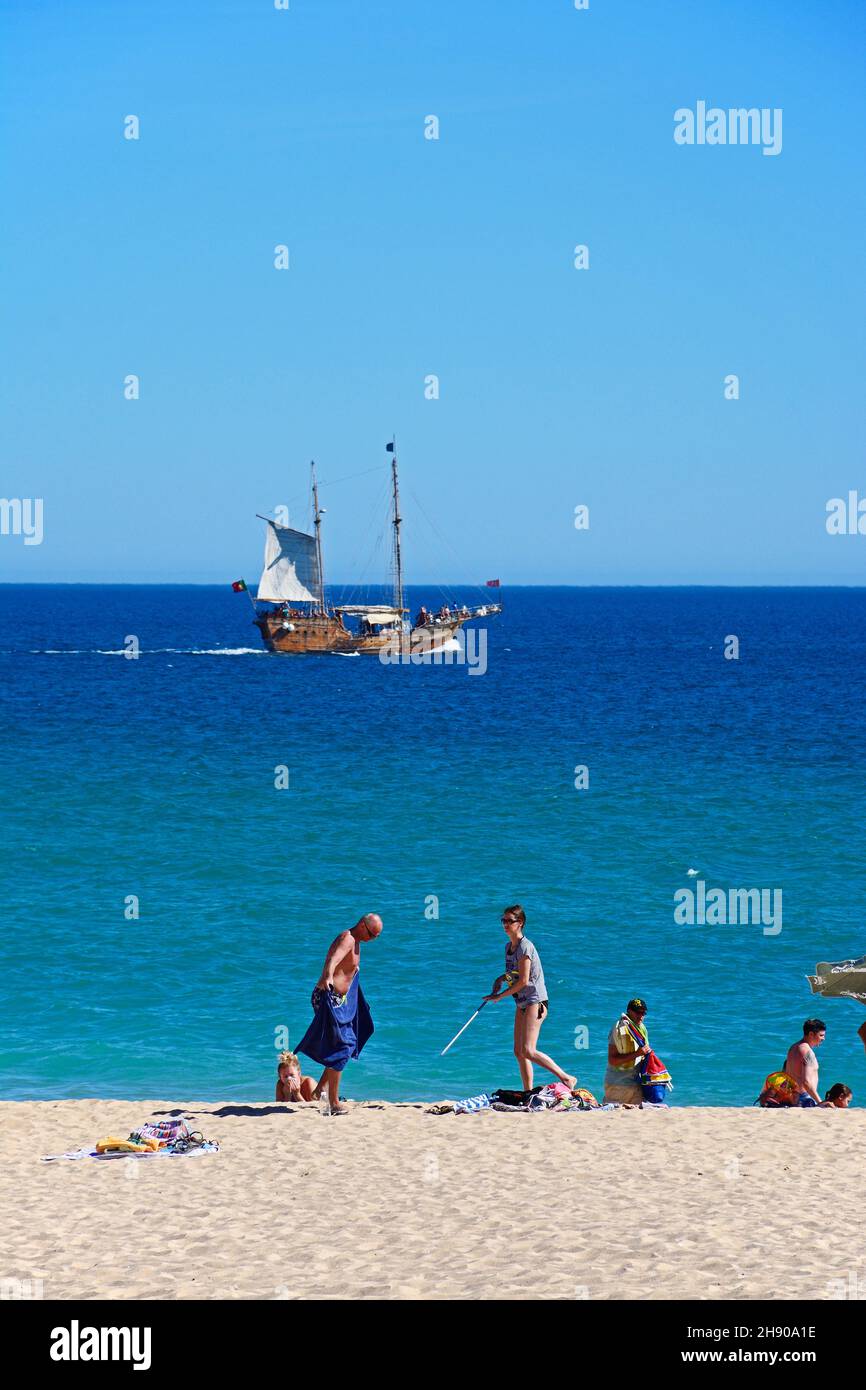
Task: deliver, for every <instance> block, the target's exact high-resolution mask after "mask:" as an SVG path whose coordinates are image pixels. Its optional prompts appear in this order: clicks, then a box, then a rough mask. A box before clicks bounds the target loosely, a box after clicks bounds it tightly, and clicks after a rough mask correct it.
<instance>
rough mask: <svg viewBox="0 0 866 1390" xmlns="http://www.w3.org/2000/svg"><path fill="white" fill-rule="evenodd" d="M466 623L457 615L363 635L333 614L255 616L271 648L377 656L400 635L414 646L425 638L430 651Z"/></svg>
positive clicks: (271, 613) (272, 612)
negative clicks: (428, 623) (433, 623)
mask: <svg viewBox="0 0 866 1390" xmlns="http://www.w3.org/2000/svg"><path fill="white" fill-rule="evenodd" d="M465 622H466V618H463V617H459V618H455V619H454V620H453V622H447V623H446V622H441V623H438V624H437V625H436V626H435V627H427V626H425V627H421V628H418V627H416V628H412V629H411V632H409V631H407V632H405V633H403V634H399V635H398V634H397V633H396V632H395V631H394V629H393V628H392V629H391V630H390V631H386V632H370V633H364V634H359V633H355V632H351V631H350V630H349V628H347V627H346V625H345V623H344V622H343V620H342V617H341V616H340V615H339V614H337V615H334V614H331V613H303V612H294V611H292V610H291V609H290V610H288V611H286V610H285V609H283V608H272V609H270V610H269V611H268V612H266V613H261V614H259V616H258V617H257V618H256V619H255V626H256V627H257V628H258V629H259V632H260V633H261V635H262V641H263V642H264V644H265V646H266V647H267V648H268V650H269V651H272V652H288V653H295V654H299V653H304V652H342V653H344V654H345V653H356V652H357V653H359V654H369V655H372V656H375V655H377V654H378V653H379V652H381V651H382V650H383V648H385V647H388V646H390V645H391V644H392V643H393V642H394V641H395V640H399V637H400V636H402V637H403V638H405V639H407V640H410V639H411V641H412V643H413V645H415V644H418V643H419V642H420V641H421V634H422V633H423V640H424V644H425V646H427V647H428V648H429V650H430V651H435V650H436V649H437V648H439V647H442V646H444V645H445V643H446V642H450V641H452V640H453V638H454V636H455V634H456V633H457V632H459V630H460V628H461V627H462V626H463V624H464V623H465Z"/></svg>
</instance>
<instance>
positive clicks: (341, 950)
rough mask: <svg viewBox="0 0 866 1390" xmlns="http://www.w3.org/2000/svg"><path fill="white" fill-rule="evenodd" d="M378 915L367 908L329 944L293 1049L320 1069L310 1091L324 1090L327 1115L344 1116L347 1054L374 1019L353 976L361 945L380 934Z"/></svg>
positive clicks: (316, 1095)
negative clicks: (342, 1096) (305, 1023)
mask: <svg viewBox="0 0 866 1390" xmlns="http://www.w3.org/2000/svg"><path fill="white" fill-rule="evenodd" d="M381 931H382V919H381V917H379V916H378V915H377V914H376V913H375V912H366V913H365V914H364V916H363V917H361V918H360V919H359V920H358V921H357V922H356V923H355V925H354V927H352V929H351V931H344V932H340V935H339V936H338V937H335V939H334V940H333V941H332V942H331V945H330V947H329V949H328V954H327V956H326V957H325V964H324V965H323V966H322V973H321V975H320V976H319V982H318V984H317V985H316V987H315V989H314V990H313V993H312V996H311V1001H310V1002H311V1003H312V1005H313V1021H312V1023H311V1024H310V1026H309V1028H308V1029H307V1031H306V1033H305V1034H304V1036H303V1038H302V1039H301V1041H300V1042H299V1043H298V1051H299V1052H303V1053H304V1054H305V1055H306V1056H307V1057H312V1059H313V1061H314V1062H318V1063H319V1064H320V1066H323V1067H324V1068H325V1070H324V1072H323V1073H322V1076H321V1077H320V1079H319V1083H318V1085H317V1086H316V1089H315V1091H314V1092H313V1099H314V1100H318V1099H319V1098H320V1097H321V1095H322V1092H323V1091H324V1090H325V1089H326V1088H327V1092H328V1102H329V1105H330V1113H331V1114H332V1115H345V1114H346V1107H345V1106H344V1105H341V1104H340V1076H341V1074H342V1072H343V1068H344V1067H345V1065H346V1063H347V1062H348V1060H349V1058H350V1057H357V1056H358V1055H359V1054H360V1052H361V1049H362V1048H363V1046H364V1044H365V1043H366V1042H367V1040H368V1038H369V1037H370V1036H371V1034H372V1032H373V1020H372V1018H371V1017H370V1010H369V1008H368V1007H367V1001H366V999H365V998H364V995H363V992H362V990H361V986H360V983H359V980H358V972H359V971H360V969H361V946H362V945H363V943H364V942H365V941H375V940H376V937H377V936H379V935H380V934H381Z"/></svg>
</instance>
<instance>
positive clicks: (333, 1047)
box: [295, 975, 373, 1071]
mask: <svg viewBox="0 0 866 1390" xmlns="http://www.w3.org/2000/svg"><path fill="white" fill-rule="evenodd" d="M313 1008H314V1010H315V1013H314V1016H313V1021H312V1023H311V1024H310V1026H309V1028H308V1029H307V1031H306V1033H305V1034H304V1036H303V1037H302V1039H301V1041H300V1042H299V1043H298V1046H297V1048H296V1049H295V1050H296V1051H297V1052H303V1053H304V1054H305V1056H307V1057H312V1059H313V1061H314V1062H318V1063H319V1065H320V1066H322V1067H331V1068H332V1069H333V1070H334V1071H342V1070H343V1068H344V1067H345V1065H346V1063H347V1062H348V1060H349V1058H350V1057H357V1056H358V1055H359V1054H360V1051H361V1048H362V1047H363V1046H364V1044H365V1043H366V1042H367V1040H368V1038H370V1037H371V1036H372V1033H373V1019H372V1017H371V1015H370V1010H369V1008H368V1007H367V1001H366V999H365V998H364V994H363V991H362V989H361V986H360V984H359V981H358V976H357V975H356V976H355V978H354V979H353V980H352V983H351V984H350V986H349V992H348V994H345V995H340V994H337V993H336V991H335V990H334V989H333V988H331V989H329V990H327V991H325V990H319V989H317V990H315V992H314V994H313Z"/></svg>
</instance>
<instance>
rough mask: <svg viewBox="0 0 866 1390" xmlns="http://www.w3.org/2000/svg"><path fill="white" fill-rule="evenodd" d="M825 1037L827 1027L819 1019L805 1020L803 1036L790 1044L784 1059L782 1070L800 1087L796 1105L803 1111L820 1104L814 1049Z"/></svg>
mask: <svg viewBox="0 0 866 1390" xmlns="http://www.w3.org/2000/svg"><path fill="white" fill-rule="evenodd" d="M826 1036H827V1026H826V1024H825V1023H823V1022H822V1021H821V1019H820V1018H807V1019H806V1022H805V1023H804V1024H803V1036H802V1038H801V1039H800V1041H799V1042H795V1043H792V1044H791V1046H790V1047H789V1048H788V1055H787V1057H786V1058H785V1067H784V1070H785V1071H786V1072H787V1073H788V1075H789V1076H791V1077H793V1078H794V1080H795V1081H796V1083H797V1085H798V1086H799V1087H800V1094H799V1096H798V1097H797V1104H798V1105H800V1106H802V1107H803V1108H804V1109H811V1108H812V1106H813V1105H820V1104H821V1097H820V1096H819V1094H818V1058H817V1057H816V1056H815V1048H816V1047H820V1046H821V1043H822V1042H823V1041H824V1039H825V1037H826Z"/></svg>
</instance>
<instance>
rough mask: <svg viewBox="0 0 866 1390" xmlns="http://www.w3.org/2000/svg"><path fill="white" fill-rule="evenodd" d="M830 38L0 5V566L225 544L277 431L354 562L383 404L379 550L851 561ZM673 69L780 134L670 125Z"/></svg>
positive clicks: (265, 499) (854, 44)
mask: <svg viewBox="0 0 866 1390" xmlns="http://www.w3.org/2000/svg"><path fill="white" fill-rule="evenodd" d="M864 40H866V11H864V7H863V6H862V5H861V4H860V3H855V0H836V3H834V4H833V5H832V6H824V5H817V4H800V5H796V6H783V5H782V4H780V3H778V2H777V0H732V3H727V4H725V5H711V4H691V5H682V4H671V3H665V4H662V3H658V4H648V3H646V0H643V3H639V0H624V2H623V3H613V2H612V0H590V8H589V10H587V11H576V10H575V9H574V7H573V0H543V2H542V0H473V3H471V4H467V3H465V0H462V2H461V0H437V3H435V4H432V3H419V2H418V0H402V2H401V0H291V8H290V10H289V11H288V12H284V11H277V10H275V9H274V7H273V2H272V0H213V3H203V2H202V0H195V2H194V0H149V3H148V4H146V5H142V4H135V5H127V4H119V3H113V2H112V3H107V2H105V0H103V2H100V0H38V3H37V0H5V3H4V6H3V10H2V18H0V47H2V51H3V54H4V56H3V58H2V64H3V72H2V82H0V88H2V92H0V155H2V179H3V185H4V192H5V197H4V219H3V221H4V231H3V234H2V235H3V241H4V246H3V255H2V294H3V302H4V318H5V332H4V335H3V336H4V346H3V362H2V368H3V371H2V377H3V388H2V417H3V418H2V434H3V443H2V480H0V494H2V495H3V496H5V497H23V498H28V497H42V498H44V528H45V537H44V541H43V543H42V544H41V545H39V546H29V547H26V546H24V545H23V541H22V538H21V537H15V536H0V578H6V579H15V580H22V579H24V580H26V579H32V580H40V581H41V580H44V581H58V580H64V579H68V580H101V579H104V580H124V579H125V580H203V581H220V580H225V581H229V580H231V579H233V578H235V577H236V576H237V575H238V574H245V575H246V576H247V578H248V579H250V580H252V579H253V578H255V577H256V571H257V567H258V563H259V561H260V557H261V546H262V537H261V534H260V532H261V525H260V523H259V522H257V521H256V520H255V513H256V512H267V511H270V510H272V509H273V508H274V507H276V506H277V505H279V504H287V505H289V506H290V508H291V509H292V520H293V521H294V522H295V523H296V524H301V525H303V524H304V523H305V520H306V500H305V489H306V481H307V471H308V462H309V459H310V458H312V457H315V458H316V459H317V460H318V463H319V471H320V476H321V478H322V480H323V482H324V483H325V486H324V487H323V497H322V501H323V503H324V504H325V505H326V506H327V508H328V514H327V518H326V525H327V531H326V560H327V570H328V574H329V577H331V578H332V579H334V580H348V579H352V578H354V577H355V576H356V575H357V574H358V572H359V570H360V569H363V568H364V567H365V566H366V565H368V563H369V561H370V555H371V551H372V550H373V547H374V540H375V538H376V535H377V534H378V532H379V531H380V529H381V522H382V515H381V504H382V500H383V492H384V487H385V474H384V472H381V473H379V474H378V475H377V474H376V473H367V472H366V470H368V469H375V468H377V467H378V466H379V465H384V463H385V455H384V452H383V445H384V443H385V441H386V440H387V439H388V438H390V436H391V434H392V433H395V434H396V436H397V440H398V449H399V454H400V460H401V469H402V478H403V484H404V493H405V505H404V511H405V514H406V522H407V530H406V552H407V553H406V569H407V579H408V580H409V581H410V582H412V581H415V582H420V581H424V580H428V579H441V580H443V581H451V582H456V581H460V580H467V581H470V580H471V581H475V580H482V581H483V580H484V579H486V578H489V577H492V576H494V575H498V576H501V577H502V579H503V582H504V583H508V582H513V583H577V584H585V583H614V584H617V583H625V584H631V583H648V584H653V583H857V584H859V583H862V582H863V577H864V575H866V564H864V561H866V536H842V537H830V536H828V535H827V533H826V530H825V525H824V520H825V506H826V502H827V500H828V499H829V498H830V497H833V496H837V495H846V494H847V492H848V490H849V489H852V488H859V489H860V490H861V491H862V493H863V495H864V496H866V458H864V448H863V435H864V429H863V426H864V405H863V400H864V392H863V375H864V326H863V325H864V304H863V299H864V296H863V289H864V267H863V252H862V228H863V226H864V201H866V195H864V188H866V181H864V156H863V148H864V135H866V109H864V108H866V94H864V84H863V82H862V70H863V60H864V48H866V42H864ZM698 100H705V101H707V102H708V103H709V104H710V105H717V106H721V107H724V108H728V107H732V106H757V107H771V108H776V107H780V108H782V110H783V113H784V116H783V149H782V152H781V154H779V155H778V156H776V157H766V156H764V155H763V154H762V152H761V150H760V148H758V147H754V146H746V147H743V146H727V147H709V146H703V147H697V146H694V147H681V146H678V145H677V144H675V143H674V140H673V127H674V120H673V115H674V111H675V110H677V109H678V108H680V107H692V108H694V106H695V104H696V102H697V101H698ZM129 114H135V115H137V116H139V118H140V121H141V135H140V139H139V140H138V141H129V140H126V139H124V138H123V121H124V117H125V116H127V115H129ZM430 114H434V115H436V116H438V118H439V121H440V138H439V140H438V141H432V140H426V139H425V138H424V118H425V117H426V116H428V115H430ZM278 243H285V244H287V245H288V246H289V248H290V256H291V268H290V269H289V270H288V271H286V272H279V271H276V270H275V269H274V268H273V254H274V250H273V249H274V246H275V245H276V244H278ZM578 243H584V244H587V245H588V246H589V248H590V268H589V270H588V271H576V270H575V269H574V267H573V248H574V246H575V245H576V244H578ZM128 373H136V374H138V375H139V376H140V380H141V397H140V399H139V400H138V401H127V400H125V399H124V396H123V381H124V378H125V377H126V376H127V374H128ZM432 373H435V374H436V375H438V377H439V381H440V398H439V399H438V400H426V399H425V396H424V380H425V377H426V376H427V375H428V374H432ZM728 373H737V374H738V375H739V377H740V399H739V400H737V401H726V400H725V398H724V390H723V383H724V378H725V376H726V375H727V374H728ZM362 473H363V474H364V476H360V477H353V478H350V481H347V482H341V483H339V484H336V483H335V485H334V486H333V487H332V488H331V487H328V486H327V484H328V482H329V481H330V480H332V479H333V480H336V479H343V478H346V477H348V476H349V475H354V474H362ZM416 498H417V499H418V501H419V502H420V504H421V506H423V509H424V512H425V513H426V515H427V516H428V517H429V518H430V520H431V521H432V523H433V527H428V526H427V525H426V523H425V522H423V521H422V519H421V513H420V510H419V507H418V505H417V504H416V501H415V499H416ZM580 503H583V504H586V505H588V506H589V508H590V528H589V530H588V531H585V532H577V531H575V528H574V525H573V516H574V508H575V506H576V505H577V504H580ZM434 528H435V529H434ZM437 531H438V532H439V533H441V534H442V535H447V537H448V544H447V545H445V544H443V543H442V542H441V541H440V539H439V538H438V536H437ZM380 568H381V566H380ZM367 577H368V578H370V579H372V578H375V577H377V575H376V572H375V569H374V570H373V571H372V572H368V575H367Z"/></svg>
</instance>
